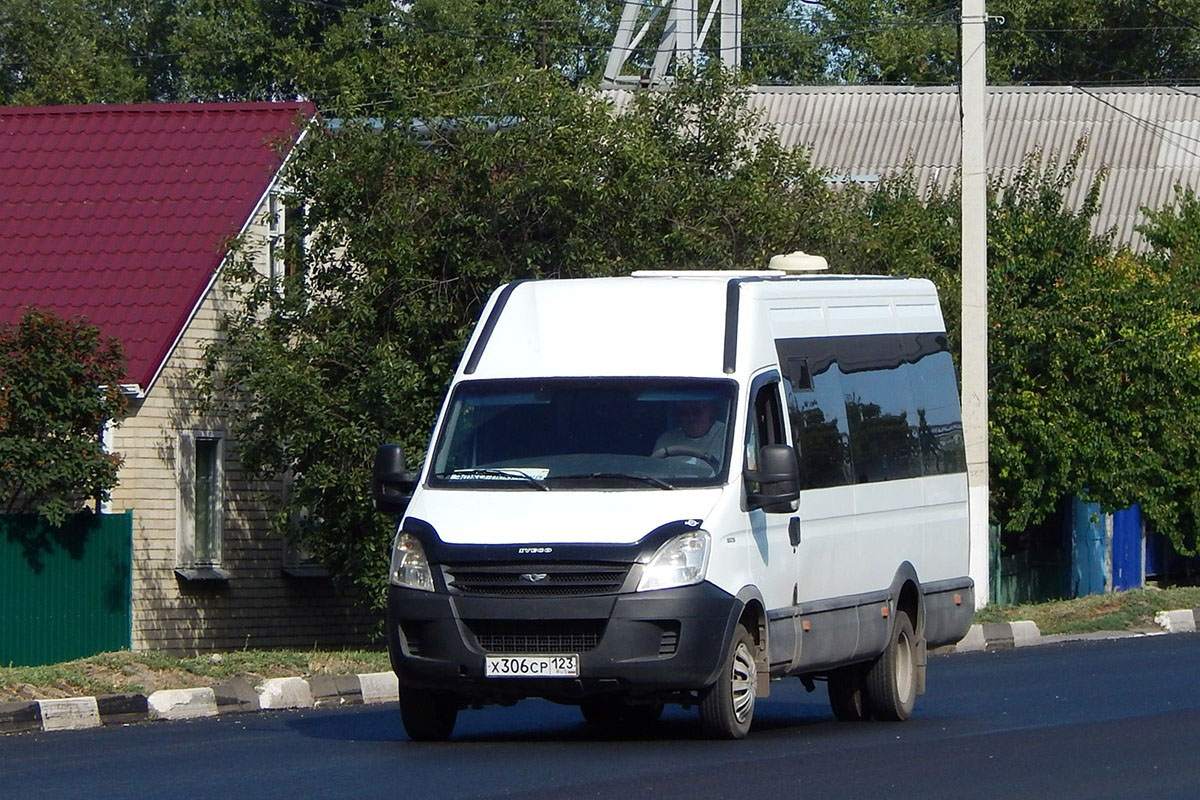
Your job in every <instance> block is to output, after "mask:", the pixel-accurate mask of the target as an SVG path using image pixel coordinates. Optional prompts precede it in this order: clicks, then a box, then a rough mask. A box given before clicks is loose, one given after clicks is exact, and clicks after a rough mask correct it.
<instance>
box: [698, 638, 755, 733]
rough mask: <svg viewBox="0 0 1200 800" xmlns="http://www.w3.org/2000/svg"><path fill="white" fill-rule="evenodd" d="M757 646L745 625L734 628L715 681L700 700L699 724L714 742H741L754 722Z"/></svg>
mask: <svg viewBox="0 0 1200 800" xmlns="http://www.w3.org/2000/svg"><path fill="white" fill-rule="evenodd" d="M757 651H758V647H757V645H755V644H754V639H753V638H752V637H751V636H750V632H749V631H747V630H746V628H745V626H743V625H740V624H739V625H738V627H737V631H736V632H735V633H734V635H733V642H732V643H731V644H730V647H729V653H728V654H727V655H726V657H725V665H724V669H722V671H721V677H720V678H718V679H717V682H716V683H715V684H713V685H712V686H710V687H709V688H708V689H706V690H705V691H704V692H703V694H702V696H701V698H700V724H701V726H702V727H703V729H704V732H705V734H707V735H708V736H710V737H712V738H714V739H742V738H744V737H745V736H746V734H747V733H749V731H750V723H751V721H753V719H754V701H755V698H756V693H757V688H758V667H757V665H756V664H755V661H754V658H755V655H756V654H757Z"/></svg>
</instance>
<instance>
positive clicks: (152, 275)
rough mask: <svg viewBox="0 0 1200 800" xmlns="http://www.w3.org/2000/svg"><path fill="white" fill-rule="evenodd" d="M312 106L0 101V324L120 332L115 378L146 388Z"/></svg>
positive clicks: (312, 108)
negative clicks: (41, 322) (51, 323)
mask: <svg viewBox="0 0 1200 800" xmlns="http://www.w3.org/2000/svg"><path fill="white" fill-rule="evenodd" d="M314 113H315V109H314V107H313V106H312V104H311V103H194V104H168V105H164V104H147V105H95V106H53V107H25V108H0V324H2V323H5V322H11V321H14V320H16V319H17V318H19V317H20V316H21V314H22V313H23V311H24V309H25V308H27V307H29V306H37V307H41V308H50V309H53V310H54V311H55V312H57V313H59V314H60V315H63V316H69V317H75V316H83V317H85V318H87V320H88V321H89V322H91V323H92V324H94V325H97V326H99V327H100V329H101V331H102V332H103V333H104V334H106V335H109V336H115V337H116V338H118V339H119V340H121V342H122V344H123V345H124V348H125V360H126V382H128V383H137V384H139V385H140V386H141V387H142V388H148V386H149V383H150V381H151V380H152V379H153V378H154V376H155V375H156V373H157V372H158V370H159V368H160V366H161V365H162V363H163V361H164V360H165V359H166V357H167V356H168V355H169V354H170V350H171V347H172V345H173V344H174V342H175V340H176V337H177V336H178V334H179V333H180V332H181V331H182V329H183V327H184V326H185V325H186V324H187V322H188V320H189V319H190V317H191V314H192V311H193V309H194V308H195V307H196V304H197V302H198V301H199V300H200V298H201V295H202V294H203V293H204V291H205V288H206V287H207V286H208V284H209V281H210V279H211V278H212V276H213V274H214V272H215V271H216V269H217V267H218V266H219V264H220V263H221V260H222V258H223V257H224V256H225V252H226V251H225V243H226V242H227V241H228V239H229V237H230V236H235V235H237V234H238V233H239V232H240V231H241V229H242V227H243V226H244V225H245V223H246V220H247V219H249V217H250V215H251V214H252V213H253V212H254V210H255V208H256V207H257V204H258V203H259V201H260V200H261V198H262V196H263V193H264V192H265V191H266V189H267V187H268V186H269V185H270V183H271V180H272V178H273V177H274V175H275V173H276V172H277V171H278V169H279V166H280V164H281V163H282V161H283V155H284V153H285V152H286V150H287V149H288V147H290V146H291V144H293V143H294V142H295V140H296V137H297V135H298V133H299V130H300V128H301V126H303V124H304V123H305V122H306V121H307V120H308V119H310V118H311V117H312V115H313V114H314ZM281 144H282V145H283V146H282V147H281Z"/></svg>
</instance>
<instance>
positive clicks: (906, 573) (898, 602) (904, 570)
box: [888, 561, 925, 639]
mask: <svg viewBox="0 0 1200 800" xmlns="http://www.w3.org/2000/svg"><path fill="white" fill-rule="evenodd" d="M888 604H889V605H890V606H891V610H892V614H893V621H892V622H891V625H894V624H895V620H894V616H895V614H897V613H899V612H901V611H903V612H904V613H906V614H908V617H909V619H910V620H911V621H912V626H913V633H915V634H916V636H917V638H918V639H921V638H924V636H925V598H924V596H923V595H922V593H921V581H920V580H919V579H918V578H917V569H916V567H914V566H913V565H912V563H911V562H909V561H905V562H904V563H902V564H901V565H900V567H899V568H898V569H897V570H896V575H895V577H894V578H892V586H891V589H890V591H889V592H888ZM889 633H890V625H889Z"/></svg>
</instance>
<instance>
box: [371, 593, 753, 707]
mask: <svg viewBox="0 0 1200 800" xmlns="http://www.w3.org/2000/svg"><path fill="white" fill-rule="evenodd" d="M741 611H742V603H741V601H739V600H738V599H737V598H735V597H733V596H732V595H730V594H728V593H727V592H724V591H722V590H721V589H718V588H717V587H716V586H713V585H712V584H710V583H700V584H696V585H694V586H685V587H681V588H678V589H664V590H661V591H654V592H635V593H622V594H609V595H596V596H585V597H546V598H511V597H480V596H464V595H456V594H446V593H442V592H438V593H432V592H421V591H416V590H413V589H405V588H401V587H397V586H390V587H389V591H388V624H387V636H388V650H389V652H390V654H391V659H392V668H393V669H394V670H395V672H396V675H397V677H398V678H399V680H400V684H401V686H411V687H420V688H427V689H440V690H445V691H450V692H453V693H455V694H457V695H459V696H460V697H462V698H463V699H464V700H465V701H468V702H504V701H506V700H511V699H517V698H521V697H547V698H550V699H552V700H561V701H567V702H570V701H573V700H578V699H580V698H586V697H590V696H595V695H599V694H606V693H612V694H618V693H620V694H624V695H628V696H638V695H643V696H651V695H655V694H659V695H661V694H665V693H670V692H675V691H693V690H697V689H702V688H704V687H706V686H710V685H711V684H713V683H714V682H715V681H716V680H717V676H718V675H719V673H720V668H721V664H722V663H723V660H724V654H725V647H726V644H727V643H728V642H729V641H730V638H731V636H732V633H733V629H734V626H736V624H737V622H738V619H739V618H740V616H741ZM565 652H571V653H578V655H579V677H578V678H485V677H484V657H485V655H502V654H503V655H514V654H533V653H537V654H546V653H565Z"/></svg>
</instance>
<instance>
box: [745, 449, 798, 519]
mask: <svg viewBox="0 0 1200 800" xmlns="http://www.w3.org/2000/svg"><path fill="white" fill-rule="evenodd" d="M758 467H759V468H758V469H756V470H753V469H748V470H746V471H744V472H743V473H742V477H743V478H745V480H746V481H747V483H756V484H758V491H756V492H751V491H747V492H746V502H747V503H748V504H749V505H750V507H751V508H761V509H763V510H764V511H769V512H772V513H785V512H790V511H795V510H796V503H797V502H798V501H799V500H800V468H799V466H798V465H797V463H796V451H795V450H793V449H792V447H791V445H786V444H768V445H763V446H762V447H761V448H759V450H758Z"/></svg>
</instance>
